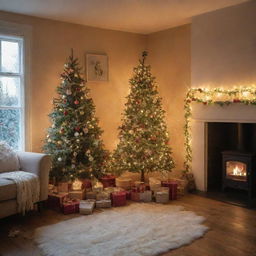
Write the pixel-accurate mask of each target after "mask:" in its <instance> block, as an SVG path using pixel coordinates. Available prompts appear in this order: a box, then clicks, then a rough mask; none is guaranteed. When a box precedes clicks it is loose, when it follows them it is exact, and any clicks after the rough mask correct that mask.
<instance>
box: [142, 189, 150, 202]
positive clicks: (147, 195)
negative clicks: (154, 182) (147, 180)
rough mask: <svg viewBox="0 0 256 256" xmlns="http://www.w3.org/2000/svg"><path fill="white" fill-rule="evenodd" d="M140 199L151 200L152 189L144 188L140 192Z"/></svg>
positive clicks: (143, 200)
mask: <svg viewBox="0 0 256 256" xmlns="http://www.w3.org/2000/svg"><path fill="white" fill-rule="evenodd" d="M140 200H141V201H142V202H145V203H147V202H151V201H152V191H151V190H145V191H144V192H142V193H140Z"/></svg>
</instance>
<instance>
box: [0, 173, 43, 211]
mask: <svg viewBox="0 0 256 256" xmlns="http://www.w3.org/2000/svg"><path fill="white" fill-rule="evenodd" d="M0 178H4V179H8V180H12V181H13V182H15V183H16V185H17V204H18V212H19V213H22V214H23V215H24V214H25V212H26V211H29V210H32V209H33V206H34V203H36V202H38V201H39V193H40V183H39V179H38V176H37V175H35V174H33V173H29V172H23V171H15V172H4V173H0Z"/></svg>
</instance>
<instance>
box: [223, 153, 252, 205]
mask: <svg viewBox="0 0 256 256" xmlns="http://www.w3.org/2000/svg"><path fill="white" fill-rule="evenodd" d="M255 159H256V158H255V154H252V153H246V152H240V151H223V152H222V166H223V167H222V189H223V190H225V189H226V188H227V187H229V188H234V189H241V190H246V191H247V192H248V200H249V203H250V204H251V203H253V201H255V199H256V175H255V173H256V169H255V168H256V161H255Z"/></svg>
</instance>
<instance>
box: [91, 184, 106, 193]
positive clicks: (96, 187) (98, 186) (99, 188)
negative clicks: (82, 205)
mask: <svg viewBox="0 0 256 256" xmlns="http://www.w3.org/2000/svg"><path fill="white" fill-rule="evenodd" d="M92 191H94V192H101V191H103V185H102V183H100V182H96V184H95V185H94V186H93V187H92Z"/></svg>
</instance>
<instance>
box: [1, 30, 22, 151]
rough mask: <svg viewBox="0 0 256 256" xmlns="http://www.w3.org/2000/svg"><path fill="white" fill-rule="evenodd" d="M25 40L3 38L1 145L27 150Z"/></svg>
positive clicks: (2, 36) (9, 37)
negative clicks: (2, 143) (25, 126)
mask: <svg viewBox="0 0 256 256" xmlns="http://www.w3.org/2000/svg"><path fill="white" fill-rule="evenodd" d="M23 74H24V67H23V38H21V37H11V36H4V35H0V141H5V142H7V143H8V144H9V145H10V146H12V147H13V148H14V149H18V150H24V148H25V147H24V97H23V94H24V75H23Z"/></svg>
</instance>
